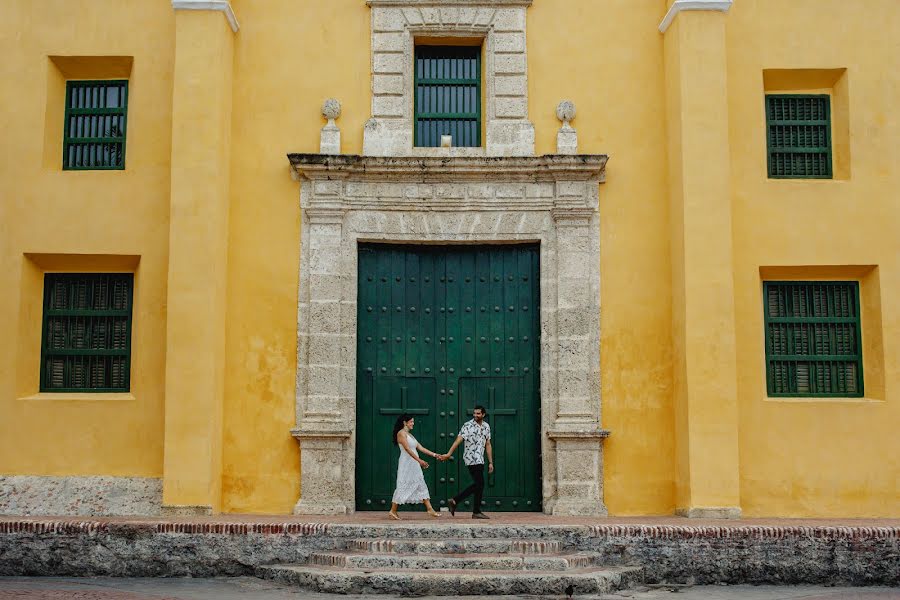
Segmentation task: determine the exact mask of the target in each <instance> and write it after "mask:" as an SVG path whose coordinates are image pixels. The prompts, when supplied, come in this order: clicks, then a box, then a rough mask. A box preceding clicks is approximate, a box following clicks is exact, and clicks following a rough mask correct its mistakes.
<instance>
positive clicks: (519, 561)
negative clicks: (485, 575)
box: [307, 552, 596, 571]
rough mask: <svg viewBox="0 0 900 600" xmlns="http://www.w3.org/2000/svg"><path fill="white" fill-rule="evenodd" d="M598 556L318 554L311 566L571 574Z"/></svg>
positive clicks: (312, 555) (593, 562) (314, 556)
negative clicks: (564, 572) (565, 572)
mask: <svg viewBox="0 0 900 600" xmlns="http://www.w3.org/2000/svg"><path fill="white" fill-rule="evenodd" d="M595 560H596V555H595V554H590V553H586V552H579V553H575V554H565V555H555V556H548V555H538V556H534V555H527V554H483V553H479V554H448V553H439V554H422V553H419V554H400V553H386V554H383V553H374V554H373V553H366V554H362V553H353V552H314V553H313V554H311V555H310V556H309V559H308V561H307V562H308V564H309V565H314V566H320V567H341V568H348V569H361V570H374V569H423V570H442V569H451V570H466V571H467V570H491V571H568V570H571V569H584V568H587V567H590V566H593V565H594V564H595Z"/></svg>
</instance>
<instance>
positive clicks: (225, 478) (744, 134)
mask: <svg viewBox="0 0 900 600" xmlns="http://www.w3.org/2000/svg"><path fill="white" fill-rule="evenodd" d="M790 4H791V6H789V7H788V6H785V3H783V2H781V0H753V1H749V0H743V1H742V0H738V1H737V2H736V3H735V7H734V8H733V9H732V12H731V13H730V14H729V15H728V17H727V25H726V37H727V53H728V54H727V65H728V73H727V81H728V84H727V85H728V89H727V93H728V106H729V112H730V114H729V131H728V135H729V139H730V147H731V155H730V161H731V164H730V171H731V190H732V202H733V205H732V216H733V224H732V236H733V251H734V264H735V270H734V289H735V300H734V302H735V328H736V342H737V344H736V345H737V381H736V382H735V385H736V386H737V390H738V402H739V452H740V467H741V473H740V485H741V505H742V507H743V509H744V514H745V515H748V516H761V515H784V516H788V515H790V516H822V515H840V516H874V515H888V514H893V515H894V516H896V514H897V511H898V506H900V503H898V498H897V489H898V485H897V481H898V473H900V466H898V462H897V461H898V458H896V457H897V456H900V448H898V442H897V441H896V437H897V436H896V435H893V434H892V432H891V430H890V426H891V424H892V423H893V424H896V423H897V422H900V418H898V417H900V413H898V408H897V403H898V400H900V398H898V397H897V393H898V392H897V390H896V387H897V386H896V384H897V382H898V380H900V346H898V344H897V342H896V341H895V340H896V338H897V337H898V336H897V333H898V332H900V312H898V311H900V309H898V308H897V307H896V306H897V303H896V302H893V301H892V298H894V297H895V296H896V294H897V292H898V291H900V290H898V288H900V277H898V272H900V265H898V260H900V257H898V254H900V253H898V251H897V245H896V241H895V240H896V232H897V231H900V208H898V203H897V201H896V200H897V198H896V192H895V191H894V190H896V189H900V186H898V184H900V181H898V178H900V168H898V165H900V147H898V145H897V143H896V140H897V139H900V120H898V117H897V116H896V111H895V110H894V107H895V106H896V105H897V104H898V101H900V77H898V76H897V73H898V72H900V70H898V69H897V68H896V67H897V66H900V65H898V64H897V63H898V62H900V56H898V53H897V52H896V42H894V41H892V40H893V37H895V36H894V35H893V33H892V32H896V31H900V10H898V8H897V5H896V0H870V2H868V3H867V11H865V12H864V11H860V10H858V9H854V8H852V7H847V5H846V3H845V2H842V1H839V0H794V1H793V2H792V3H790ZM232 5H233V7H234V11H235V13H236V15H237V18H238V20H239V22H240V24H241V29H240V31H239V33H237V34H235V36H234V38H233V44H234V61H233V64H234V67H233V69H234V70H233V75H232V77H233V90H232V100H231V101H232V108H231V110H232V124H231V152H230V169H229V170H228V175H229V178H230V181H229V185H228V189H229V200H230V209H229V210H230V215H229V219H228V235H229V240H228V243H229V246H228V258H227V299H226V332H225V336H226V337H225V369H224V370H225V379H224V410H223V434H222V436H223V439H222V442H221V446H222V473H223V474H222V500H221V502H222V509H223V510H224V511H230V512H270V513H287V512H289V511H290V510H291V508H292V506H293V504H294V503H295V502H296V500H297V496H298V490H299V479H300V478H299V456H298V454H299V453H298V450H297V444H296V442H295V441H294V440H293V439H292V438H291V437H290V434H289V429H290V428H291V427H292V426H293V425H294V402H295V400H294V386H295V371H296V322H297V315H296V307H297V271H298V266H299V264H298V260H299V256H298V252H299V247H300V240H299V235H300V234H299V230H300V228H299V217H300V215H299V184H298V183H296V182H294V181H292V180H291V178H290V176H289V171H288V166H287V160H286V158H285V154H286V153H288V152H315V151H317V150H318V141H319V129H320V128H321V127H322V125H323V124H324V120H323V119H322V118H321V115H320V113H319V110H320V107H321V104H322V101H323V100H324V99H325V98H327V97H331V96H333V97H336V98H338V99H340V100H341V102H342V104H343V115H342V116H341V118H340V119H339V120H338V125H339V126H340V127H341V131H342V137H343V150H344V152H346V153H359V152H360V151H361V149H362V130H363V124H364V123H365V121H366V119H367V118H368V117H369V112H370V81H369V78H370V76H369V61H370V58H369V50H370V49H369V26H370V19H369V10H368V8H367V7H366V6H365V3H364V2H363V1H362V0H329V1H328V2H320V1H314V0H266V1H265V2H259V1H256V0H232ZM823 5H825V6H823ZM4 8H5V13H6V18H5V19H4V21H3V22H2V23H0V50H2V52H3V56H4V57H5V60H4V61H3V62H2V63H0V75H2V76H3V79H4V81H7V82H15V85H9V84H7V85H4V86H0V100H2V101H3V106H4V111H2V112H0V120H2V125H3V131H4V132H5V136H4V139H3V141H2V142H0V143H2V144H3V148H4V160H3V161H0V191H2V198H0V285H2V286H3V289H4V290H5V291H7V292H8V293H4V294H0V319H2V323H3V324H4V325H3V329H4V330H9V331H12V332H13V333H12V337H11V338H10V342H9V343H5V344H3V345H0V473H28V474H56V475H66V474H109V475H143V476H157V477H158V476H162V464H163V414H164V398H163V395H164V388H165V381H164V376H165V352H166V349H165V338H166V333H165V332H166V321H165V310H166V307H165V301H166V274H167V269H168V255H167V253H168V226H169V221H168V219H169V215H168V211H169V194H170V180H169V179H170V178H169V158H170V154H171V132H172V123H171V111H172V102H171V98H172V89H173V81H172V73H173V66H174V55H173V52H174V36H175V30H174V24H175V17H174V13H173V11H172V8H171V3H170V2H168V1H167V0H165V1H163V0H159V1H157V0H153V1H150V0H131V1H128V2H124V1H120V0H40V1H36V0H6V2H5V5H4ZM665 10H666V1H665V0H536V1H535V2H534V5H533V6H532V7H531V8H529V9H528V52H529V72H528V75H529V101H530V105H529V110H530V117H531V119H532V121H533V122H534V124H535V128H536V149H537V152H538V153H539V154H542V153H549V152H553V151H554V149H555V141H556V137H555V136H556V131H557V128H558V127H559V122H558V121H557V120H556V117H555V114H554V109H555V106H556V104H557V102H558V101H559V100H561V99H563V98H569V99H571V100H573V101H574V102H575V103H576V105H577V108H578V116H577V118H576V119H575V121H574V122H573V126H574V127H576V128H577V130H578V134H579V149H580V151H581V152H585V153H595V152H603V153H608V154H609V155H610V161H609V164H608V167H607V183H605V184H603V185H602V187H601V190H600V198H601V209H600V210H601V286H602V292H601V327H602V340H601V371H602V379H603V411H604V412H603V425H604V426H605V427H606V428H609V429H611V430H612V431H613V435H612V437H610V438H609V440H608V441H607V442H606V446H605V496H606V502H607V505H608V508H609V510H610V513H611V514H618V515H625V514H669V513H671V512H672V511H673V510H674V509H675V507H676V472H677V469H676V456H675V448H676V444H675V432H676V415H675V410H674V405H673V397H674V386H675V383H674V381H673V370H674V367H673V364H674V363H675V362H676V361H675V358H676V357H674V356H673V350H672V348H673V338H674V336H675V332H673V326H672V322H673V321H672V312H673V306H672V297H673V290H677V289H679V288H680V287H683V282H680V281H677V280H673V273H674V274H677V273H678V271H677V270H674V271H673V268H672V263H671V248H672V243H673V239H672V233H671V232H672V231H673V228H672V225H673V223H671V222H670V214H669V212H670V199H669V192H668V190H669V189H670V184H671V180H670V177H672V175H671V173H670V171H671V170H672V169H673V168H674V167H673V165H675V166H677V165H678V164H679V160H678V157H672V156H670V153H669V144H668V137H667V119H666V113H665V111H666V106H667V104H666V97H667V93H669V94H670V93H671V90H667V88H666V80H665V73H666V65H665V64H664V53H663V39H664V37H663V36H662V35H661V34H659V32H658V31H657V29H656V28H657V25H658V24H659V21H660V20H661V19H662V16H663V14H664V13H665ZM772 15H779V17H780V19H782V21H783V24H779V23H778V22H777V21H776V20H773V18H772ZM811 18H812V19H814V20H815V21H816V24H811V23H810V19H811ZM863 41H865V42H866V43H865V44H863V43H862V42H863ZM51 55H74V56H101V55H108V56H117V57H133V62H132V63H131V66H130V68H131V75H130V79H131V87H130V100H129V121H128V150H127V169H126V170H125V171H121V172H116V171H113V172H63V171H61V170H60V168H59V166H58V165H59V160H58V156H54V153H57V155H58V152H59V150H58V149H59V148H61V142H60V140H59V139H58V133H55V132H57V131H58V128H59V126H60V125H61V120H62V117H61V113H60V114H59V118H57V117H56V115H55V114H54V113H53V106H52V104H48V93H49V94H50V96H51V97H56V96H59V94H60V92H59V90H60V89H64V85H62V84H61V81H62V77H63V76H62V75H61V74H58V73H57V72H55V71H54V70H53V69H56V70H57V71H58V70H59V68H58V67H56V66H54V65H53V64H51V62H50V60H49V59H48V58H47V57H48V56H51ZM113 62H115V61H113ZM92 64H95V63H92ZM115 64H116V65H118V67H116V68H124V67H122V66H121V61H119V62H116V63H115ZM111 65H112V63H110V64H109V65H107V67H109V68H110V69H112V68H113V66H114V65H113V66H111ZM81 68H83V69H88V67H85V66H82V67H81ZM92 68H93V67H92ZM698 68H699V66H698ZM785 68H787V69H801V68H803V69H842V68H846V69H847V71H846V75H845V77H846V79H845V80H844V82H843V83H842V84H841V85H845V86H846V89H843V88H842V89H837V88H836V92H835V93H844V94H846V97H847V98H848V104H849V108H848V111H847V119H848V121H849V123H848V135H847V143H846V145H847V151H846V155H847V156H848V157H849V158H848V159H847V160H848V161H849V167H848V168H847V173H848V175H847V178H845V179H843V180H835V181H770V180H768V179H767V178H766V173H765V168H766V167H765V137H764V114H763V110H762V106H763V93H764V90H763V74H762V73H763V70H764V69H785ZM54 95H55V96H54ZM60 101H61V100H60ZM54 121H58V122H59V123H57V122H54ZM54 136H56V137H54ZM848 223H852V227H847V224H848ZM675 225H677V223H675ZM801 225H802V228H801V227H800V226H801ZM675 229H676V230H677V227H676V228H675ZM677 241H678V240H676V242H677ZM26 253H29V254H28V256H27V257H26ZM57 254H89V255H92V256H84V257H81V258H77V259H72V258H71V257H69V258H60V257H58V256H56V255H57ZM117 255H119V256H117ZM73 260H75V262H74V263H73V262H72V261H73ZM812 264H816V265H837V266H840V265H860V266H863V267H866V268H865V269H862V270H859V269H857V270H852V269H851V270H850V271H847V270H846V269H844V270H843V271H842V270H840V269H837V270H834V271H816V272H815V273H816V274H817V276H823V277H824V276H826V275H829V274H832V275H833V274H834V273H837V275H838V276H840V275H841V274H842V273H843V274H846V273H848V272H852V273H861V274H862V275H863V276H864V277H865V278H866V281H867V282H868V283H864V285H863V288H864V296H866V295H867V294H868V296H866V297H867V298H868V302H869V303H870V305H873V306H876V305H877V304H879V303H880V306H881V324H882V326H883V332H882V335H881V336H880V338H881V344H880V348H881V353H882V355H883V358H882V359H881V362H880V364H881V365H882V367H881V373H882V375H881V381H882V382H883V383H881V384H878V383H877V381H875V382H873V383H870V381H869V378H870V377H871V378H872V379H873V380H877V379H878V370H879V369H878V367H877V364H878V360H875V361H873V362H872V363H871V364H872V365H874V366H873V367H872V368H871V369H870V358H869V347H870V346H871V347H872V348H873V350H872V352H877V351H878V348H879V345H878V344H877V343H874V342H871V341H870V337H874V338H877V337H879V336H877V335H875V334H869V333H866V332H867V330H866V329H865V328H867V327H868V328H869V329H871V328H872V327H873V325H874V321H875V320H876V319H874V318H873V319H871V321H872V322H871V323H870V322H869V320H866V322H865V323H864V336H866V342H865V343H866V344H867V346H866V348H867V350H866V356H865V357H864V360H865V361H866V362H865V370H866V376H867V381H866V386H867V389H868V390H870V391H874V392H875V394H876V396H877V397H873V398H872V399H871V401H868V402H860V401H830V402H819V403H810V402H786V401H771V400H767V399H766V397H765V396H766V394H765V368H764V353H763V345H762V305H761V297H760V294H761V284H760V281H761V271H760V269H761V268H763V267H779V266H797V265H812ZM123 265H124V266H123ZM872 265H877V268H874V269H873V268H871V266H872ZM126 267H127V268H134V269H135V270H136V294H135V306H136V313H135V328H134V331H135V333H134V335H135V337H134V339H133V347H134V351H133V360H132V372H133V381H134V383H133V391H132V394H131V395H126V396H125V397H122V398H118V399H106V400H104V399H102V398H97V399H88V400H85V399H83V397H74V396H71V395H69V396H67V398H68V399H65V400H62V399H47V398H46V397H40V398H33V399H23V398H25V397H28V396H32V395H33V394H35V393H36V392H37V362H38V360H37V356H38V355H37V354H36V350H35V348H37V346H36V344H37V340H36V339H35V336H36V335H39V329H40V327H39V324H40V314H39V312H40V307H39V302H40V285H41V284H40V276H41V273H42V272H43V270H47V269H62V270H66V269H69V270H80V269H89V268H90V269H91V270H93V269H98V270H103V269H119V268H126ZM763 273H766V274H772V273H774V274H776V275H779V274H784V273H789V271H788V270H784V269H782V270H777V269H776V270H774V271H773V270H771V269H770V270H764V271H763ZM676 279H677V278H676ZM35 302H37V303H38V304H37V305H35V304H34V303H35ZM35 306H37V309H35ZM870 312H873V313H874V314H877V312H878V311H877V310H875V309H872V311H870ZM866 314H868V313H866ZM864 319H865V314H864ZM35 323H37V326H36V325H35ZM7 324H8V325H7ZM35 327H37V329H35ZM879 385H880V387H879ZM879 390H881V391H880V393H879ZM130 396H133V398H131V397H130ZM683 417H684V419H687V418H688V415H683ZM678 429H681V428H680V427H679V428H678ZM696 451H698V452H715V449H714V448H698V449H697V450H696Z"/></svg>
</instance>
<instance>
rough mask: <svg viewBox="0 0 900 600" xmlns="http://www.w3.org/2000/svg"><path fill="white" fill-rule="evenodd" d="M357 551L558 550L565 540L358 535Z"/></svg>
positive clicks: (352, 546) (354, 546) (352, 543)
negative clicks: (376, 536)
mask: <svg viewBox="0 0 900 600" xmlns="http://www.w3.org/2000/svg"><path fill="white" fill-rule="evenodd" d="M347 548H348V549H349V550H351V551H357V552H399V553H414V552H419V553H423V554H463V553H468V554H475V553H485V554H503V553H507V552H509V553H513V554H558V553H559V552H560V551H561V550H562V544H560V542H559V541H556V540H504V539H494V538H470V539H442V540H433V539H358V540H351V541H350V543H349V544H348V545H347Z"/></svg>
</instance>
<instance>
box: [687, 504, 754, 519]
mask: <svg viewBox="0 0 900 600" xmlns="http://www.w3.org/2000/svg"><path fill="white" fill-rule="evenodd" d="M675 514H676V515H678V516H679V517H687V518H688V519H740V518H741V508H740V507H739V506H704V507H699V506H695V507H691V508H679V509H676V510H675Z"/></svg>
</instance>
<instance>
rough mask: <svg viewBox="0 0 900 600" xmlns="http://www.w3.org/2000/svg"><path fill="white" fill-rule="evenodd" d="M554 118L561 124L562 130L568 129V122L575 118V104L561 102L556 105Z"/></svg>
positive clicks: (566, 101)
mask: <svg viewBox="0 0 900 600" xmlns="http://www.w3.org/2000/svg"><path fill="white" fill-rule="evenodd" d="M556 118H557V119H559V120H560V121H562V122H563V125H562V126H563V128H570V127H571V125H569V121H571V120H572V119H574V118H575V103H574V102H572V101H571V100H563V101H562V102H560V103H559V104H557V105H556Z"/></svg>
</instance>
